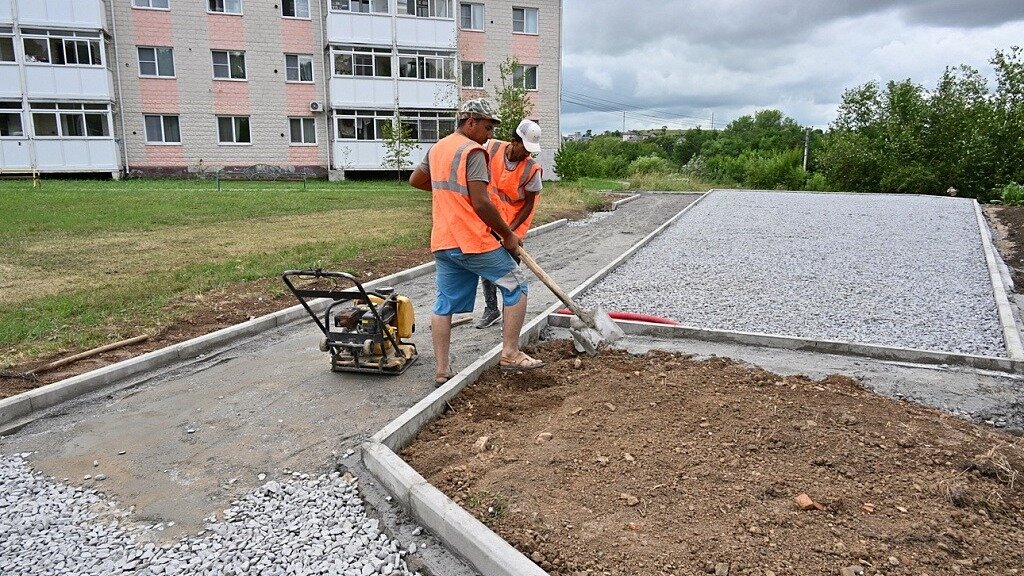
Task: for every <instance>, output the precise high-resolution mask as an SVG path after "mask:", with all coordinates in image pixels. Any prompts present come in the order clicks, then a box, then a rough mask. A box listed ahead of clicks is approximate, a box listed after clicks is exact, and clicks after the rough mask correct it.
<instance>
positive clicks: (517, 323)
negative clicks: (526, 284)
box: [501, 292, 526, 358]
mask: <svg viewBox="0 0 1024 576" xmlns="http://www.w3.org/2000/svg"><path fill="white" fill-rule="evenodd" d="M525 320H526V293H525V292H524V293H523V295H522V297H520V298H519V302H516V303H515V304H513V305H512V306H508V305H506V306H505V323H504V325H503V326H502V327H501V340H502V343H501V355H502V356H504V357H505V358H515V357H516V356H517V355H518V354H519V333H520V332H522V331H523V322H524V321H525Z"/></svg>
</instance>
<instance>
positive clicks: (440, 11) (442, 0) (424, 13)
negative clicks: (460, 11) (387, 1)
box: [398, 0, 452, 18]
mask: <svg viewBox="0 0 1024 576" xmlns="http://www.w3.org/2000/svg"><path fill="white" fill-rule="evenodd" d="M398 13H399V14H404V15H407V16H419V17H421V18H451V17H452V0H398Z"/></svg>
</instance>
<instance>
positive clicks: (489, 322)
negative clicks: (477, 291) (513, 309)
mask: <svg viewBox="0 0 1024 576" xmlns="http://www.w3.org/2000/svg"><path fill="white" fill-rule="evenodd" d="M480 286H481V288H483V291H484V312H483V314H481V315H480V320H479V321H478V322H477V323H476V327H477V328H487V327H488V326H493V325H494V323H495V322H497V321H498V320H501V311H500V310H498V287H497V286H495V285H494V283H493V282H491V281H490V280H488V279H487V278H483V277H481V278H480Z"/></svg>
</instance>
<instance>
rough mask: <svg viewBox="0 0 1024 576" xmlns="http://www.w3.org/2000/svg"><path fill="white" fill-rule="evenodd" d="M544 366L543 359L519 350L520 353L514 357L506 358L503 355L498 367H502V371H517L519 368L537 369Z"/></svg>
mask: <svg viewBox="0 0 1024 576" xmlns="http://www.w3.org/2000/svg"><path fill="white" fill-rule="evenodd" d="M541 366H544V361H543V360H538V359H536V358H532V357H530V355H529V354H527V353H526V352H523V351H522V350H520V351H519V354H518V355H517V356H516V357H515V358H514V359H513V358H505V357H504V356H502V358H501V360H499V361H498V367H499V368H501V370H502V372H517V371H519V370H535V369H537V368H540V367H541Z"/></svg>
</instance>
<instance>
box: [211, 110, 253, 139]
mask: <svg viewBox="0 0 1024 576" xmlns="http://www.w3.org/2000/svg"><path fill="white" fill-rule="evenodd" d="M217 141H218V142H220V143H221V144H251V143H252V138H251V137H250V135H249V117H248V116H217Z"/></svg>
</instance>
